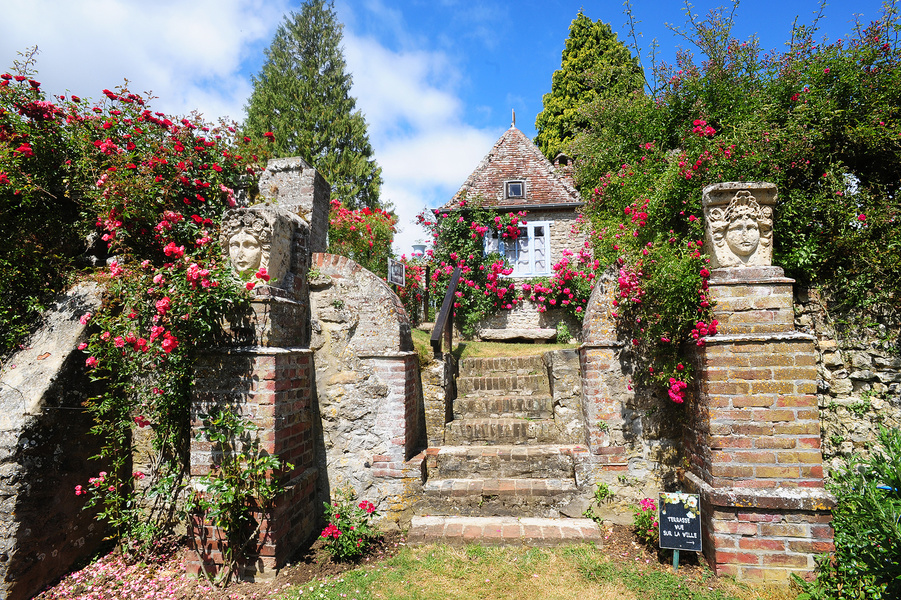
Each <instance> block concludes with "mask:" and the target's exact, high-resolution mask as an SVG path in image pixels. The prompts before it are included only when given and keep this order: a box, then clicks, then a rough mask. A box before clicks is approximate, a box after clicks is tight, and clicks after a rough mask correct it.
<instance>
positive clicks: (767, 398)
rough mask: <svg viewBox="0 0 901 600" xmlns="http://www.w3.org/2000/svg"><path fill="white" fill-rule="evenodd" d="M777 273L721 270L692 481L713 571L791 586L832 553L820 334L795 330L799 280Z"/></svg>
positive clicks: (703, 368)
mask: <svg viewBox="0 0 901 600" xmlns="http://www.w3.org/2000/svg"><path fill="white" fill-rule="evenodd" d="M782 275H783V273H782V269H781V268H778V267H745V268H726V269H716V270H714V271H713V272H712V277H711V279H710V297H711V298H712V299H714V300H715V301H716V307H715V309H714V317H715V318H716V319H717V320H718V321H719V322H720V326H719V332H720V334H719V335H716V336H712V337H707V338H704V340H703V341H704V345H703V346H702V347H700V348H699V349H698V352H697V365H696V366H697V369H696V372H697V381H698V388H699V389H698V392H699V393H698V402H697V404H696V406H695V407H694V409H695V410H694V411H693V413H692V415H691V418H692V420H693V427H691V428H690V429H689V433H688V434H687V436H686V440H685V445H686V450H687V452H688V457H689V462H690V470H691V472H690V473H688V474H686V477H685V483H686V484H687V485H688V486H689V487H691V488H694V489H695V490H696V491H697V492H699V493H700V494H701V495H702V510H703V518H704V520H703V535H704V544H705V549H704V552H705V555H706V556H707V559H708V561H709V562H710V564H711V566H712V567H713V569H714V570H715V571H716V573H717V574H729V575H734V576H736V577H738V578H739V579H742V580H754V581H766V582H785V581H786V580H787V579H788V577H789V575H790V573H793V572H794V573H799V574H802V575H806V574H809V573H810V572H811V571H812V570H813V568H814V555H815V554H816V553H817V552H824V551H828V550H831V549H832V530H831V527H830V526H829V523H830V522H831V513H830V509H831V508H832V507H833V506H834V500H833V499H832V497H831V496H830V495H829V494H828V493H826V492H825V491H824V490H823V465H822V453H821V450H820V445H821V440H820V422H819V411H818V409H817V397H816V356H815V348H814V338H813V337H812V336H809V335H805V334H801V333H797V332H795V331H794V311H793V308H792V283H794V282H793V280H791V279H787V278H785V277H783V276H782Z"/></svg>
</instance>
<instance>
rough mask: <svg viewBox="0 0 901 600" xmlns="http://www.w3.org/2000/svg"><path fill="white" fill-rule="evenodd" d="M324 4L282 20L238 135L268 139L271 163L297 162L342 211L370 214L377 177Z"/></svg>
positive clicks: (312, 3) (330, 11) (314, 1)
mask: <svg viewBox="0 0 901 600" xmlns="http://www.w3.org/2000/svg"><path fill="white" fill-rule="evenodd" d="M342 27H343V26H342V25H341V23H340V22H338V19H337V15H336V14H335V10H334V6H333V3H332V2H331V1H330V0H306V1H305V2H304V3H303V5H302V6H301V9H300V12H297V13H295V12H292V13H290V14H288V15H286V16H285V20H284V22H283V23H282V24H281V25H280V26H279V28H278V30H277V31H276V33H275V37H274V38H273V40H272V44H271V45H270V46H269V48H268V49H267V50H266V62H265V64H264V65H263V68H262V70H261V71H260V73H259V75H257V76H255V77H253V93H252V94H251V96H250V100H249V101H248V104H247V120H246V121H245V124H244V126H245V128H246V130H247V132H248V135H251V136H254V137H257V138H260V139H261V136H263V135H264V134H265V133H266V132H272V133H273V134H274V139H275V146H274V154H275V155H276V156H280V157H285V156H302V157H303V158H304V160H306V161H307V162H309V163H310V164H311V165H313V166H314V167H316V169H317V170H318V171H319V172H320V173H321V174H322V176H323V177H325V179H326V180H327V181H328V182H329V183H331V185H332V197H333V198H337V199H338V200H340V201H341V203H342V204H343V205H344V206H345V207H347V208H350V209H355V208H362V207H369V208H373V209H374V208H378V207H380V206H381V203H380V202H379V187H380V186H381V183H382V176H381V169H380V168H379V166H378V165H377V164H376V162H375V160H374V159H373V152H372V146H371V145H370V143H369V134H368V132H367V127H366V121H365V119H364V118H363V114H362V113H361V112H360V111H359V110H358V109H357V108H356V100H355V99H354V98H353V96H351V95H350V87H351V76H350V75H349V74H348V73H347V72H346V64H345V61H344V53H343V51H342V50H341V29H342Z"/></svg>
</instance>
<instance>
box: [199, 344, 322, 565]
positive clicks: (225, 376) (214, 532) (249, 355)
mask: <svg viewBox="0 0 901 600" xmlns="http://www.w3.org/2000/svg"><path fill="white" fill-rule="evenodd" d="M312 365H313V356H312V351H310V350H308V349H299V348H265V347H254V348H244V349H229V350H222V351H220V352H215V353H212V352H211V353H208V354H206V355H204V356H202V357H200V358H199V359H198V362H197V366H196V375H195V390H196V391H195V393H194V399H193V404H192V407H191V417H192V423H191V425H192V429H193V430H194V434H195V435H193V436H192V441H191V475H192V476H196V475H203V474H206V473H208V472H209V468H210V465H211V464H214V463H215V462H216V457H215V456H214V454H213V453H214V448H212V447H211V444H210V443H209V442H206V441H199V440H197V439H196V437H197V436H196V434H197V433H199V430H200V427H202V425H203V423H202V422H201V419H200V418H199V416H198V415H199V414H205V413H208V412H210V411H211V410H212V409H214V408H216V407H229V408H231V409H233V410H234V411H235V412H236V413H237V414H239V415H240V416H241V417H243V418H245V419H248V420H250V421H251V422H252V423H254V424H255V425H257V426H258V427H259V431H258V435H259V439H260V442H261V444H260V445H261V447H262V448H263V449H264V450H265V451H266V452H268V453H270V454H277V455H278V456H279V458H281V459H282V461H284V462H288V463H291V464H293V465H294V469H293V470H292V471H290V472H288V473H287V474H286V488H285V491H284V493H282V494H281V495H280V496H279V497H278V498H276V500H275V502H274V506H273V509H272V511H271V513H270V514H263V513H262V511H260V512H258V513H256V515H255V517H256V519H257V520H258V521H259V522H260V523H261V528H260V533H259V536H258V545H257V546H256V549H255V551H253V550H252V551H251V554H252V555H251V557H250V560H249V561H248V563H247V564H245V565H243V567H244V572H243V573H242V574H241V575H242V576H244V577H248V578H261V577H263V578H265V577H273V576H274V575H275V570H276V569H279V568H281V567H282V566H284V565H285V564H286V562H287V560H288V558H289V557H290V555H291V553H292V552H293V551H294V550H296V548H297V546H298V545H299V544H301V543H302V542H303V541H304V540H306V539H307V538H308V537H309V536H310V534H311V533H312V532H313V528H314V526H315V524H316V518H317V516H318V514H319V512H320V510H321V508H320V507H318V506H316V503H315V494H316V480H317V476H318V472H317V469H316V468H315V467H314V450H313V442H314V440H313V422H312V419H313V410H312V404H311V402H312V396H311V392H312V385H311V384H312V376H313V374H312ZM222 539H223V536H222V532H221V531H220V530H218V529H217V528H216V527H213V526H212V525H211V524H210V523H207V522H202V521H201V520H199V519H198V520H195V522H194V531H193V536H192V537H191V542H192V544H191V547H192V549H193V550H194V557H193V560H191V561H190V562H189V563H188V570H189V572H192V573H194V574H199V573H200V571H201V568H206V570H207V571H208V572H215V571H216V570H217V569H219V568H221V566H222V564H223V559H222V546H221V542H220V540H222Z"/></svg>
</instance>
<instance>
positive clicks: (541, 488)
mask: <svg viewBox="0 0 901 600" xmlns="http://www.w3.org/2000/svg"><path fill="white" fill-rule="evenodd" d="M422 491H423V494H422V499H421V500H420V501H419V502H417V504H416V506H415V507H414V510H415V512H416V514H420V515H450V516H464V517H489V516H498V517H509V516H530V517H558V516H560V510H561V509H562V508H564V507H565V506H566V505H567V504H569V503H570V502H571V501H572V500H573V499H574V498H575V497H576V496H577V495H578V494H579V488H578V486H577V485H576V482H575V481H574V480H573V479H572V478H568V479H531V478H529V479H510V478H504V479H434V480H429V481H427V482H426V483H425V485H423V490H422Z"/></svg>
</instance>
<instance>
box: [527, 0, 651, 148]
mask: <svg viewBox="0 0 901 600" xmlns="http://www.w3.org/2000/svg"><path fill="white" fill-rule="evenodd" d="M643 85H644V73H643V71H642V69H641V66H640V65H639V64H638V61H637V60H636V59H634V58H633V57H632V53H631V52H629V49H628V48H627V47H626V46H625V45H624V44H623V43H622V42H620V41H619V40H617V38H616V34H615V33H613V31H612V30H611V29H610V25H608V24H606V23H603V22H602V21H600V20H598V21H592V20H591V19H590V18H588V17H587V16H585V14H584V13H583V12H582V11H581V10H580V11H579V14H578V15H577V16H576V18H575V19H573V22H572V24H571V25H570V27H569V37H568V38H567V40H566V46H565V48H564V49H563V60H562V64H561V67H560V69H558V70H556V71H554V75H553V78H552V80H551V91H550V93H548V94H545V95H544V97H543V98H542V104H543V106H544V108H543V110H542V111H541V112H540V113H538V117H537V118H536V119H535V129H536V130H537V131H538V135H537V136H536V137H535V144H536V145H537V146H538V147H539V148H540V149H541V151H542V152H543V153H544V155H545V156H547V157H548V158H549V159H551V160H553V159H554V158H555V157H556V156H557V154H559V153H560V152H565V151H566V150H567V147H568V146H569V144H570V143H571V142H572V141H573V139H574V138H575V135H576V133H578V131H579V130H580V129H582V128H584V127H585V125H587V123H588V120H587V119H586V118H584V117H582V116H580V112H579V110H580V108H581V107H583V106H585V105H587V104H589V103H591V102H594V101H595V100H597V99H598V98H605V97H611V96H622V95H625V94H629V93H632V92H634V91H635V90H640V89H641V88H642V87H643Z"/></svg>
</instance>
